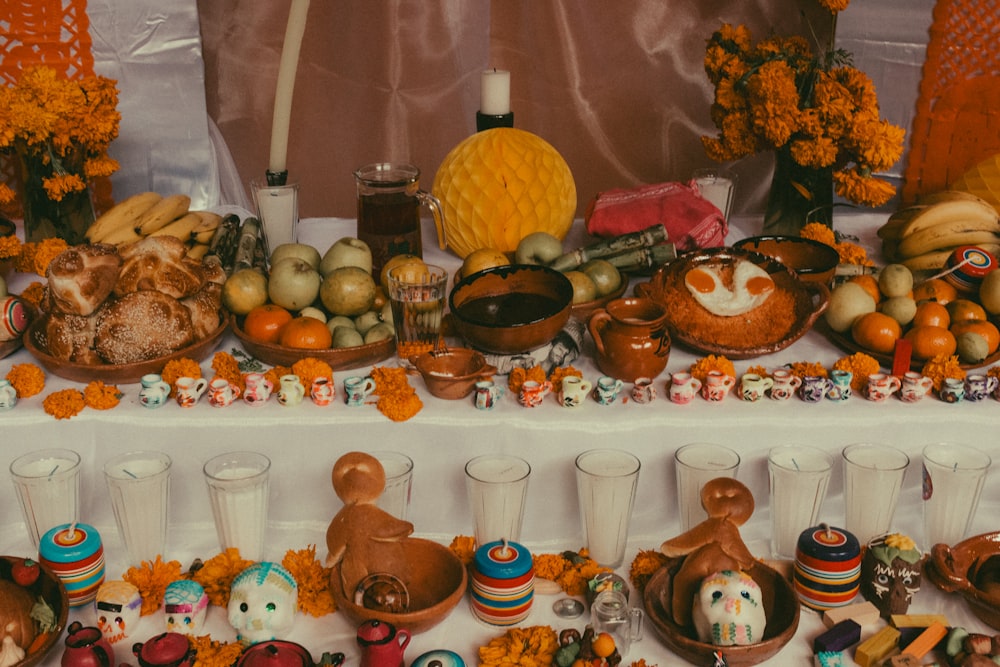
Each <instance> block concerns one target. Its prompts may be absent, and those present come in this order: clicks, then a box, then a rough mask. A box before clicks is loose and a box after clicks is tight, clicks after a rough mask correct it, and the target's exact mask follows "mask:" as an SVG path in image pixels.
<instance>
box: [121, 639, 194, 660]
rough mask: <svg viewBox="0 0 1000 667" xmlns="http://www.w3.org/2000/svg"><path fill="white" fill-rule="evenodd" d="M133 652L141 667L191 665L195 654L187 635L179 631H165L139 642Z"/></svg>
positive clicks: (133, 647) (133, 646) (134, 645)
mask: <svg viewBox="0 0 1000 667" xmlns="http://www.w3.org/2000/svg"><path fill="white" fill-rule="evenodd" d="M132 653H134V654H135V657H136V658H138V660H139V665H140V667H191V665H193V664H194V655H195V652H194V650H193V649H192V648H191V645H190V644H189V643H188V638H187V635H182V634H181V633H179V632H163V633H160V634H158V635H156V636H155V637H153V638H151V639H150V640H149V641H147V642H146V643H144V644H142V643H138V642H137V643H135V644H133V645H132Z"/></svg>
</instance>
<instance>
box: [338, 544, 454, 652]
mask: <svg viewBox="0 0 1000 667" xmlns="http://www.w3.org/2000/svg"><path fill="white" fill-rule="evenodd" d="M401 544H402V545H403V550H404V554H405V558H406V560H407V562H408V563H409V566H410V576H409V580H408V581H404V583H405V584H406V587H407V590H408V591H409V600H410V607H409V609H410V610H409V611H407V612H402V613H392V612H387V611H381V610H376V609H369V608H368V607H365V606H363V605H361V604H358V603H356V602H355V601H354V599H353V598H352V599H348V598H346V597H345V596H344V591H343V590H342V587H341V585H340V568H339V566H335V567H334V568H333V571H332V572H331V573H330V590H331V591H332V592H333V599H334V600H335V601H336V603H337V609H339V610H341V611H343V613H345V614H347V616H348V617H349V618H350V619H351V620H352V621H353V622H354V623H355V625H360V624H362V623H364V622H365V621H368V620H372V619H374V620H378V621H383V622H388V623H392V624H393V625H394V626H396V627H397V628H406V629H407V630H409V631H410V632H412V633H418V632H425V631H427V630H430V629H431V628H433V627H434V626H435V625H437V624H438V623H440V622H441V621H443V620H444V619H445V618H447V616H448V614H450V613H451V611H452V609H454V608H455V606H456V605H457V604H458V603H459V602H460V601H461V600H462V597H463V596H464V595H465V588H466V584H467V583H468V574H467V573H466V570H465V566H464V565H462V561H460V560H459V559H458V557H457V556H455V554H453V553H452V552H451V550H450V549H449V548H448V547H445V546H442V545H440V544H438V543H437V542H431V541H430V540H424V539H421V538H416V537H410V538H407V539H405V540H403V541H402V543H401ZM389 574H393V573H389Z"/></svg>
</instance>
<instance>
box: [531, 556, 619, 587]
mask: <svg viewBox="0 0 1000 667" xmlns="http://www.w3.org/2000/svg"><path fill="white" fill-rule="evenodd" d="M532 563H533V567H534V568H535V575H536V576H538V577H541V578H543V579H548V580H550V581H554V582H556V583H557V584H559V586H560V587H561V588H562V589H563V590H564V591H565V592H566V593H567V594H569V595H584V594H585V593H586V592H587V584H588V582H589V581H590V580H591V579H593V578H594V577H596V576H597V575H598V574H601V573H604V572H611V569H609V568H606V567H601V566H600V565H598V564H597V562H596V561H594V560H593V559H591V558H590V554H589V553H588V552H587V550H586V549H581V550H580V551H579V552H576V553H574V552H572V551H564V552H562V553H561V554H539V555H537V556H536V555H533V556H532Z"/></svg>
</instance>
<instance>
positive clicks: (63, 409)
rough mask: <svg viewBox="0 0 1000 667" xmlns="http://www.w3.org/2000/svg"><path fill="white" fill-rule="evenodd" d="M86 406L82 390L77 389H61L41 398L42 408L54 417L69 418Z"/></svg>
mask: <svg viewBox="0 0 1000 667" xmlns="http://www.w3.org/2000/svg"><path fill="white" fill-rule="evenodd" d="M84 407H86V402H85V401H84V398H83V392H81V391H80V390H79V389H62V390H60V391H56V392H53V393H51V394H49V395H48V396H46V397H45V398H44V399H43V400H42V408H44V409H45V412H46V413H48V414H50V415H52V416H53V417H55V418H56V419H71V418H73V417H75V416H77V415H78V414H80V412H81V411H82V410H83V408H84Z"/></svg>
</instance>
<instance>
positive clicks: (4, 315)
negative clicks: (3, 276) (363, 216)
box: [0, 296, 29, 342]
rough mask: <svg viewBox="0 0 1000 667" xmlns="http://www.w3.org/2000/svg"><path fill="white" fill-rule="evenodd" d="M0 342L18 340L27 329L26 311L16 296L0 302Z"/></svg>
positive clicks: (27, 318)
mask: <svg viewBox="0 0 1000 667" xmlns="http://www.w3.org/2000/svg"><path fill="white" fill-rule="evenodd" d="M0 319H2V321H0V342H3V341H8V340H14V339H15V338H20V337H21V334H23V333H24V332H25V330H26V329H27V328H28V321H29V317H28V309H27V308H25V306H24V302H23V301H21V300H20V299H19V298H17V297H16V296H8V297H6V298H5V299H3V300H2V301H0Z"/></svg>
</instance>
